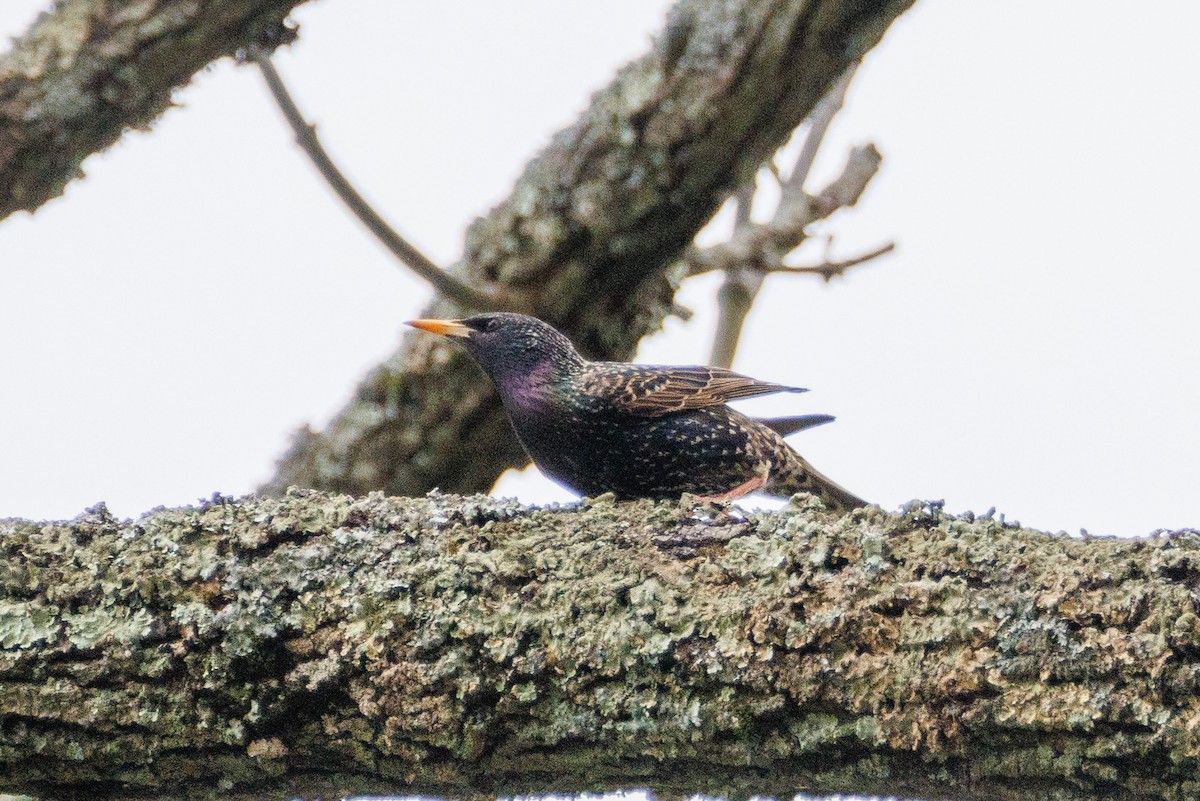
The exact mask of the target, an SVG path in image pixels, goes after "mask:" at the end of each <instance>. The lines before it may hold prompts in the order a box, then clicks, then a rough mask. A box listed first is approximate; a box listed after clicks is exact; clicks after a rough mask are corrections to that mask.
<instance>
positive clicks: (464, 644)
mask: <svg viewBox="0 0 1200 801" xmlns="http://www.w3.org/2000/svg"><path fill="white" fill-rule="evenodd" d="M811 503H815V501H813V502H811ZM809 504H810V500H809V499H808V496H797V498H796V499H794V501H793V506H792V507H790V508H788V509H786V510H784V511H783V512H780V513H769V514H756V515H754V516H752V517H749V518H741V517H740V516H737V515H735V514H714V511H715V510H714V509H713V508H711V507H708V506H696V505H694V504H690V503H687V502H683V503H659V504H655V503H651V502H636V503H623V504H613V503H611V502H608V501H605V500H604V499H599V500H596V501H591V502H588V503H585V504H583V505H581V506H578V507H573V508H564V509H553V510H537V509H528V508H524V507H521V506H519V505H517V504H515V503H513V502H511V501H497V500H492V499H489V498H483V497H472V498H458V497H451V496H441V495H434V496H431V497H427V498H385V497H382V496H379V495H376V496H373V497H368V498H361V499H352V498H348V497H344V496H326V495H322V494H319V493H297V494H293V495H292V496H290V497H287V498H284V499H281V500H276V499H263V500H255V499H247V500H241V501H234V500H231V499H227V498H214V499H213V501H212V502H211V503H208V504H204V505H202V506H200V507H198V508H185V509H175V510H158V511H155V512H153V513H151V514H148V515H146V516H143V517H142V518H141V519H139V520H137V521H120V520H116V519H114V518H113V517H112V516H111V515H109V514H107V512H106V511H105V510H104V509H103V508H96V509H92V510H89V512H88V513H87V514H85V515H83V516H81V517H79V518H77V519H76V520H73V521H70V522H66V523H32V522H29V521H20V520H7V521H0V793H4V792H16V793H28V794H32V795H35V796H38V797H41V798H45V799H61V800H62V801H83V799H87V800H88V801H133V799H161V800H163V801H166V799H211V798H216V797H219V798H221V799H223V801H250V799H262V798H293V797H297V796H299V797H306V798H314V797H326V798H329V797H346V796H350V795H356V794H360V793H384V794H404V795H412V794H421V795H434V796H443V797H453V798H462V799H467V800H468V801H476V800H478V801H483V799H491V798H495V797H497V796H514V795H517V794H523V793H529V792H535V791H557V792H559V793H570V792H578V791H583V790H592V791H602V790H610V789H617V788H621V787H631V786H633V787H637V786H649V787H650V788H651V789H652V790H653V791H655V792H658V793H663V794H666V795H668V796H672V797H675V796H685V795H691V794H693V793H697V792H704V793H707V794H709V795H715V796H725V797H732V798H746V797H747V796H749V795H752V794H757V795H760V796H774V797H780V798H784V797H791V795H792V794H793V793H795V792H797V791H804V792H810V793H834V792H842V793H855V794H878V795H881V796H889V797H895V796H900V797H923V798H930V799H932V798H953V799H956V801H1084V800H1085V799H1096V798H1113V799H1118V798H1119V799H1123V800H1125V801H1151V799H1153V800H1154V801H1159V800H1160V799H1166V801H1185V799H1193V798H1196V797H1197V793H1198V791H1200V782H1198V781H1197V776H1200V680H1198V677H1200V617H1198V613H1200V590H1198V587H1200V535H1198V534H1197V532H1177V533H1165V532H1164V533H1159V534H1156V535H1154V536H1151V537H1149V538H1146V539H1141V540H1132V541H1130V540H1115V539H1097V538H1091V537H1085V538H1072V537H1067V536H1065V535H1063V536H1051V535H1047V534H1044V533H1041V532H1035V531H1029V530H1025V529H1021V528H1018V527H1016V526H1013V525H1006V524H1004V523H1003V522H1001V521H997V520H993V519H990V518H989V519H978V520H977V519H974V518H973V516H970V515H968V516H966V517H961V518H956V517H953V516H949V515H945V514H943V513H942V512H941V510H940V508H938V506H937V505H931V506H929V507H925V506H922V505H921V504H914V505H910V507H909V508H908V509H907V510H905V512H904V513H902V514H887V513H884V512H882V511H881V510H879V509H878V508H868V509H864V510H859V511H856V512H854V513H853V514H851V515H849V516H846V517H833V516H831V515H829V514H827V513H826V512H824V511H823V510H822V509H821V508H820V507H819V505H809Z"/></svg>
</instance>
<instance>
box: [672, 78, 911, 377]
mask: <svg viewBox="0 0 1200 801" xmlns="http://www.w3.org/2000/svg"><path fill="white" fill-rule="evenodd" d="M856 69H857V64H852V65H851V66H850V68H849V69H848V70H847V71H846V72H845V74H843V75H842V77H841V78H840V79H838V81H837V83H836V84H834V86H833V87H832V88H831V89H830V91H829V94H828V95H826V97H825V98H824V99H823V100H822V101H821V102H820V103H819V104H818V105H817V106H816V108H814V109H813V112H812V114H810V115H809V118H808V120H807V124H808V134H807V136H806V137H805V139H804V142H803V144H802V146H801V148H800V152H799V153H798V154H797V156H796V161H795V163H794V165H793V166H792V170H791V172H790V173H789V175H788V177H787V179H786V180H780V179H779V171H778V169H777V168H776V166H775V164H774V162H773V161H772V162H770V163H769V165H768V166H769V167H770V168H771V172H772V174H773V175H774V176H775V178H776V180H780V188H781V190H782V194H781V196H780V199H779V205H778V207H777V208H776V210H775V214H774V215H773V217H772V218H771V221H770V222H767V223H761V224H756V223H754V222H753V221H752V220H751V219H750V203H751V201H752V200H753V197H754V190H755V187H754V184H753V183H749V184H747V185H746V186H744V187H742V188H741V189H739V190H738V194H737V203H738V207H737V219H736V221H735V223H734V229H733V234H732V235H731V236H730V238H729V241H728V242H724V243H722V244H719V245H714V246H712V247H708V248H696V247H692V248H690V249H689V250H688V251H687V252H686V253H685V254H684V256H683V259H682V260H683V262H684V264H685V265H686V266H687V269H688V274H689V275H699V274H702V273H706V272H711V271H713V270H721V271H723V272H724V273H725V283H724V284H723V285H722V286H721V291H720V294H719V296H718V307H719V310H720V312H719V318H718V321H717V332H716V334H715V336H714V338H713V348H712V353H711V356H710V362H711V363H712V364H713V365H716V366H719V367H730V366H731V365H732V364H733V357H734V354H735V353H736V352H737V346H738V340H739V339H740V338H741V331H742V327H743V326H744V325H745V322H746V316H747V315H748V314H749V313H750V308H751V307H752V306H753V304H754V300H755V298H756V297H757V296H758V293H759V291H760V290H761V289H762V284H763V280H764V279H765V277H766V275H767V274H768V273H774V272H780V273H816V274H819V275H822V276H823V277H824V278H825V280H826V281H828V280H829V279H830V278H832V277H833V276H834V275H842V274H843V273H844V272H845V270H846V269H848V268H849V267H852V266H854V265H856V264H861V263H863V262H865V261H869V260H870V259H873V258H875V257H877V256H880V255H882V254H883V253H886V252H888V251H890V250H892V248H893V247H894V245H893V244H891V243H889V244H888V245H886V246H884V247H883V248H879V249H877V250H876V251H873V252H871V253H868V254H865V255H864V256H860V257H858V258H855V259H849V260H846V261H841V262H835V261H829V260H826V261H825V262H824V263H822V264H819V265H815V266H812V267H789V266H787V265H785V264H784V263H783V259H784V257H786V256H787V254H789V253H791V252H792V251H794V250H795V249H796V248H797V247H799V246H800V245H801V243H803V242H804V240H805V239H806V238H807V237H808V232H807V229H808V226H810V225H811V224H812V223H814V222H816V221H818V220H822V219H824V218H826V217H828V216H829V215H831V214H833V212H835V211H837V210H838V209H840V208H845V207H847V206H853V205H854V204H855V203H856V202H857V201H858V198H859V196H860V195H861V194H862V192H863V190H864V189H866V186H867V183H868V182H869V181H870V180H871V178H872V177H873V176H874V175H875V173H876V172H877V171H878V169H879V162H880V156H879V152H878V151H877V150H876V149H875V148H874V147H873V146H871V145H867V146H866V147H860V148H855V149H854V151H852V152H851V154H850V158H849V160H848V161H847V163H846V167H845V169H843V171H842V174H841V175H840V176H839V177H838V178H837V179H835V180H834V181H833V182H832V183H830V184H829V185H828V186H827V187H825V189H824V190H822V191H821V192H818V193H817V194H816V195H809V194H808V193H806V192H805V191H804V182H805V181H806V180H807V178H808V175H809V172H811V170H812V165H813V162H814V161H815V160H816V157H817V151H818V150H819V149H820V146H821V142H822V140H823V139H824V138H825V134H826V132H827V131H828V130H829V126H830V124H831V123H832V121H833V117H834V115H836V114H837V112H838V111H839V110H840V109H841V108H842V104H843V103H844V101H845V98H846V91H847V90H848V89H849V87H850V81H851V80H852V79H853V77H854V72H855V70H856Z"/></svg>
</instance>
